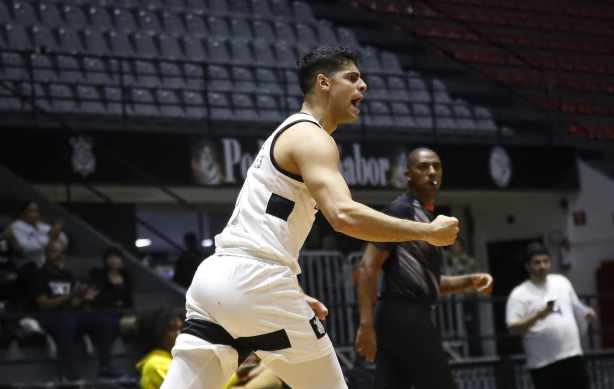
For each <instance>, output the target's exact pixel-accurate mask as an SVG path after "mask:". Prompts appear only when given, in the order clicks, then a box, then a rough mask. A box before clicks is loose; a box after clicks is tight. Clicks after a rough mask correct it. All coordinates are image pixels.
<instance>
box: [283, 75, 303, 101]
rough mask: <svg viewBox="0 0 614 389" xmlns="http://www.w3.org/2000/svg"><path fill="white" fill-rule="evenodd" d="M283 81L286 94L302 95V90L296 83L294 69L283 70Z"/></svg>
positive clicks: (296, 78)
mask: <svg viewBox="0 0 614 389" xmlns="http://www.w3.org/2000/svg"><path fill="white" fill-rule="evenodd" d="M283 81H284V83H285V87H286V93H287V94H288V96H296V97H302V96H303V92H302V91H301V88H300V86H299V84H298V76H297V75H296V72H295V71H294V70H286V71H285V72H284V80H283Z"/></svg>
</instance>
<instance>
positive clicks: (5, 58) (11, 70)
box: [0, 52, 29, 80]
mask: <svg viewBox="0 0 614 389" xmlns="http://www.w3.org/2000/svg"><path fill="white" fill-rule="evenodd" d="M0 59H1V60H2V62H1V64H0V69H1V70H2V73H0V74H2V78H3V79H8V80H25V79H28V78H29V74H28V71H27V68H26V65H25V62H24V61H25V59H24V57H23V55H22V54H20V53H5V52H3V53H0Z"/></svg>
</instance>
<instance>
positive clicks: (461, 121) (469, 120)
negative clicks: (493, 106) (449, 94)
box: [452, 101, 477, 133]
mask: <svg viewBox="0 0 614 389" xmlns="http://www.w3.org/2000/svg"><path fill="white" fill-rule="evenodd" d="M452 110H453V112H454V116H455V117H456V123H457V124H458V129H459V130H461V131H464V132H465V133H467V132H472V131H475V130H476V129H477V125H476V123H475V120H473V115H472V114H471V110H470V109H469V104H467V103H466V102H458V101H457V102H454V104H453V105H452Z"/></svg>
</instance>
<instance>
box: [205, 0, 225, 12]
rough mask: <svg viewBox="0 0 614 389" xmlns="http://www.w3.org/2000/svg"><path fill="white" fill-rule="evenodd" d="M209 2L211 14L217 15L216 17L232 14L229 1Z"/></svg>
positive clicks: (210, 0) (213, 0) (216, 0)
mask: <svg viewBox="0 0 614 389" xmlns="http://www.w3.org/2000/svg"><path fill="white" fill-rule="evenodd" d="M208 2H209V10H210V11H211V13H215V14H216V15H228V14H230V10H229V9H228V2H227V0H208Z"/></svg>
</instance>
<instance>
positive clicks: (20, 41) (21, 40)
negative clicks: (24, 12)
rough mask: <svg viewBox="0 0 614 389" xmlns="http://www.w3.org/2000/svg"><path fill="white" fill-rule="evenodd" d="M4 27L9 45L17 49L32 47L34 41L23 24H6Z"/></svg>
mask: <svg viewBox="0 0 614 389" xmlns="http://www.w3.org/2000/svg"><path fill="white" fill-rule="evenodd" d="M3 29H4V37H5V40H6V43H7V44H8V45H9V47H11V48H12V49H17V50H29V49H32V41H31V40H30V38H29V37H28V34H27V33H26V30H25V28H24V27H23V26H19V25H16V24H5V25H4V28H3Z"/></svg>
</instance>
